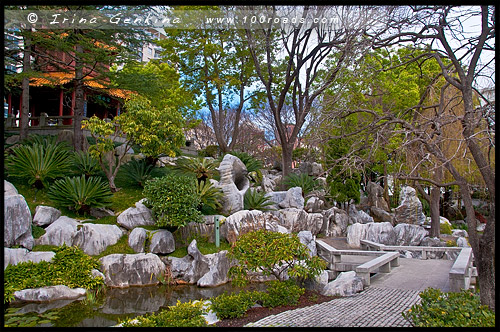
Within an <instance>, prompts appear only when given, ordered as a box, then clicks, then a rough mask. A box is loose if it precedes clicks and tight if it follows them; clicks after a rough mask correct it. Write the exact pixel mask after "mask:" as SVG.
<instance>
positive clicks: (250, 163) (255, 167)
mask: <svg viewBox="0 0 500 332" xmlns="http://www.w3.org/2000/svg"><path fill="white" fill-rule="evenodd" d="M229 154H231V155H233V156H235V157H238V159H240V160H241V161H242V162H243V164H245V167H246V168H247V172H248V173H251V172H258V171H260V169H261V168H262V161H260V160H258V159H256V158H255V157H253V156H251V155H249V154H248V153H246V152H240V151H231V152H230V153H229Z"/></svg>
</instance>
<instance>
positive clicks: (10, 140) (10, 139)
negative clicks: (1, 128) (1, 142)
mask: <svg viewBox="0 0 500 332" xmlns="http://www.w3.org/2000/svg"><path fill="white" fill-rule="evenodd" d="M20 140H21V136H19V135H13V136H10V137H7V138H6V139H5V144H8V145H12V144H16V143H19V141H20Z"/></svg>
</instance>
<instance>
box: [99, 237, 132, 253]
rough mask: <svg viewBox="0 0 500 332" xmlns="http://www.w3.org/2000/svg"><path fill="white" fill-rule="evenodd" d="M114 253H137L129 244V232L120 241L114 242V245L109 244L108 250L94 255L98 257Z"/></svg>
mask: <svg viewBox="0 0 500 332" xmlns="http://www.w3.org/2000/svg"><path fill="white" fill-rule="evenodd" d="M112 254H135V251H134V250H133V249H132V248H130V246H129V245H128V234H125V235H123V236H122V237H121V238H120V239H119V240H118V242H116V243H115V244H113V245H112V246H108V247H107V248H106V250H104V251H103V252H101V253H100V254H99V255H96V256H93V257H96V258H97V259H99V258H101V257H104V256H107V255H112Z"/></svg>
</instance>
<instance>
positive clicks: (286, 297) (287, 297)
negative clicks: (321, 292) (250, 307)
mask: <svg viewBox="0 0 500 332" xmlns="http://www.w3.org/2000/svg"><path fill="white" fill-rule="evenodd" d="M268 284H269V287H268V288H267V293H265V294H263V296H262V305H263V306H264V307H270V308H274V307H279V306H282V305H296V304H297V303H298V302H299V298H300V296H301V295H302V294H304V292H305V291H306V290H305V289H304V288H301V287H299V286H297V285H296V284H295V283H294V282H293V280H291V279H289V280H285V281H278V280H272V281H269V282H268Z"/></svg>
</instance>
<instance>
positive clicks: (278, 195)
mask: <svg viewBox="0 0 500 332" xmlns="http://www.w3.org/2000/svg"><path fill="white" fill-rule="evenodd" d="M266 197H267V198H268V199H269V200H270V201H271V202H273V203H274V204H273V205H270V206H268V208H270V209H274V210H278V209H279V207H278V204H279V203H281V201H283V200H284V199H285V197H286V191H270V192H268V193H267V194H266Z"/></svg>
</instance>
